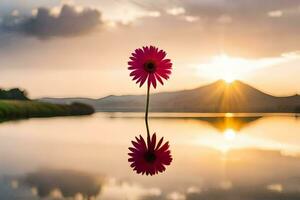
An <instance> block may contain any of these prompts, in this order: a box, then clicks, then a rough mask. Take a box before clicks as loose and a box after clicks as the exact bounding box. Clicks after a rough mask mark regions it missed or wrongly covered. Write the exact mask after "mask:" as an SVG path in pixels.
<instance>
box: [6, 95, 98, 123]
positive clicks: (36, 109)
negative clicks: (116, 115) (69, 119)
mask: <svg viewBox="0 0 300 200" xmlns="http://www.w3.org/2000/svg"><path fill="white" fill-rule="evenodd" d="M93 113H94V109H93V108H92V107H91V106H89V105H86V104H82V103H72V104H71V105H60V104H51V103H44V102H38V101H21V100H0V119H1V120H3V121H4V120H9V119H22V118H30V117H54V116H72V115H90V114H93Z"/></svg>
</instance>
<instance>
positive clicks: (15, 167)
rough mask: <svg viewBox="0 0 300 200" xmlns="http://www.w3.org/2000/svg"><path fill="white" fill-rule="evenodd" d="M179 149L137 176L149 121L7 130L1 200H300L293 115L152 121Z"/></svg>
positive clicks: (298, 137) (71, 120) (53, 122)
mask: <svg viewBox="0 0 300 200" xmlns="http://www.w3.org/2000/svg"><path fill="white" fill-rule="evenodd" d="M151 116H152V117H151V119H150V129H151V131H152V132H156V133H157V134H158V136H164V137H165V138H166V139H167V140H169V141H170V144H171V150H172V155H173V157H174V161H173V163H172V165H171V166H170V167H168V169H167V171H166V172H165V173H163V174H161V175H158V176H153V177H146V176H141V175H136V174H135V173H134V172H133V171H132V170H131V169H130V168H129V164H128V162H127V158H128V156H127V153H128V146H129V145H130V140H131V139H133V138H134V136H136V135H138V134H142V135H144V136H145V135H146V132H145V127H144V119H143V118H142V117H143V116H142V113H97V114H95V115H93V116H85V117H59V118H44V119H29V120H21V121H11V122H5V123H2V124H0V162H1V163H0V199H1V200H2V199H8V200H9V199H25V200H26V199H28V200H33V199H53V198H61V199H64V198H65V199H77V200H80V199H85V198H86V199H88V198H90V199H128V200H131V199H133V200H135V199H174V200H175V199H191V200H192V199H212V200H215V199H216V200H219V199H220V200H221V199H222V200H224V199H225V200H226V199H228V200H229V199H230V200H242V199H246V200H252V199H253V200H256V199H258V200H266V199H267V200H268V199H270V200H273V199H274V200H277V199H278V200H279V199H292V200H293V199H300V170H299V169H300V157H299V155H300V134H299V133H300V119H299V118H297V117H295V116H294V115H290V114H268V115H261V114H251V115H249V114H238V115H233V114H217V115H216V114H190V113H182V114H178V113H153V114H151Z"/></svg>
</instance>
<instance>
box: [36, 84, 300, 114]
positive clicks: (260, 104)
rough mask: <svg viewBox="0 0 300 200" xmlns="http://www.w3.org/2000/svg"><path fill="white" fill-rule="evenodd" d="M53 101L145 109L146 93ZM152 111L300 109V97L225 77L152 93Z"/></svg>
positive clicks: (111, 108)
mask: <svg viewBox="0 0 300 200" xmlns="http://www.w3.org/2000/svg"><path fill="white" fill-rule="evenodd" d="M40 100H41V101H45V102H51V103H60V104H65V103H68V104H69V103H72V102H81V103H85V104H89V105H91V106H93V107H94V108H95V109H96V110H97V111H107V112H114V111H116V112H131V111H134V112H139V111H144V109H145V95H122V96H113V95H112V96H107V97H104V98H101V99H87V98H63V99H57V98H43V99H40ZM150 111H152V112H248V113H252V112H296V111H298V112H299V111H300V96H299V95H294V96H288V97H275V96H271V95H268V94H265V93H263V92H261V91H259V90H257V89H255V88H253V87H251V86H249V85H247V84H245V83H243V82H241V81H235V82H233V83H231V84H227V83H225V82H224V81H222V80H219V81H216V82H214V83H212V84H209V85H206V86H202V87H198V88H196V89H192V90H182V91H176V92H162V93H156V94H152V95H151V101H150Z"/></svg>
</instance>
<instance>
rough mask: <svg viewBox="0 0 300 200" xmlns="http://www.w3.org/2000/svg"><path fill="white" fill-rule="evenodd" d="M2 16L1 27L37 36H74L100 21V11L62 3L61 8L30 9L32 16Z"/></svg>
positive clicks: (86, 30) (93, 26) (89, 29)
mask: <svg viewBox="0 0 300 200" xmlns="http://www.w3.org/2000/svg"><path fill="white" fill-rule="evenodd" d="M16 13H17V12H13V13H12V16H10V17H6V18H4V20H3V22H2V29H4V30H6V31H12V32H20V33H24V34H27V35H32V36H36V37H39V38H49V37H53V36H64V37H68V36H74V35H80V34H84V33H88V32H90V31H91V30H93V29H94V28H95V27H97V26H98V25H100V24H101V23H102V21H101V13H100V12H99V11H98V10H96V9H91V8H81V9H79V8H78V7H76V6H72V5H63V6H62V7H61V8H59V7H54V8H43V7H40V8H38V9H34V10H32V16H30V17H24V16H19V13H18V15H16Z"/></svg>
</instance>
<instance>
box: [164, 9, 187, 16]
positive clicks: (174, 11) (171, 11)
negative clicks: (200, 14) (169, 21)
mask: <svg viewBox="0 0 300 200" xmlns="http://www.w3.org/2000/svg"><path fill="white" fill-rule="evenodd" d="M166 12H167V14H169V15H181V14H184V13H185V9H184V8H183V7H173V8H169V9H167V10H166Z"/></svg>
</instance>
